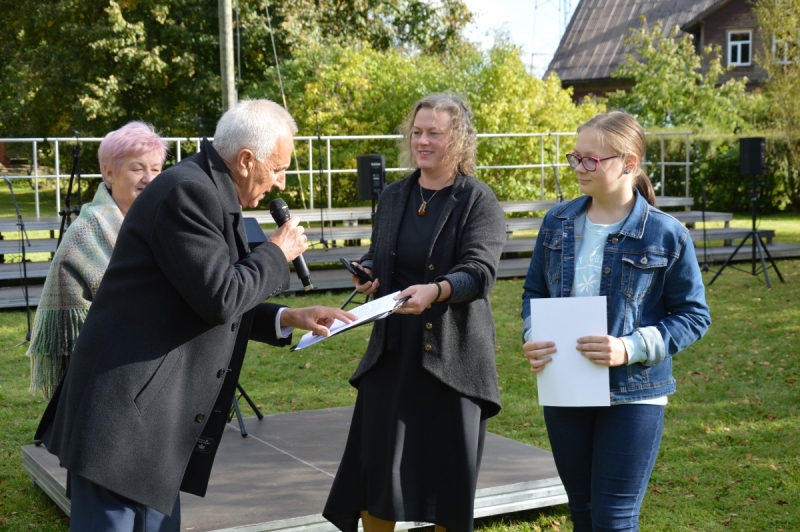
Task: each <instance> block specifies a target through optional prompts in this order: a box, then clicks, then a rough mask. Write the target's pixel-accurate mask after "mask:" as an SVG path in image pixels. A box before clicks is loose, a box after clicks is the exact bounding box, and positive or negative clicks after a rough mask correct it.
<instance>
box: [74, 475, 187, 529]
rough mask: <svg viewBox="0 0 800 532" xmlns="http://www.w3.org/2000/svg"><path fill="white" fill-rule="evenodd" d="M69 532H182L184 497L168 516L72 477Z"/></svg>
mask: <svg viewBox="0 0 800 532" xmlns="http://www.w3.org/2000/svg"><path fill="white" fill-rule="evenodd" d="M69 483H70V490H71V492H72V493H71V496H70V499H71V503H72V508H71V510H70V517H69V529H70V532H180V528H181V498H180V496H178V497H176V498H175V507H174V508H173V510H172V516H170V517H167V516H166V515H164V514H162V513H161V512H157V511H155V510H153V509H152V508H150V507H147V506H145V505H143V504H139V503H136V502H134V501H132V500H130V499H128V498H126V497H122V496H121V495H117V494H116V493H113V492H111V491H108V490H107V489H105V488H103V487H100V486H98V485H97V484H94V483H93V482H90V481H88V480H86V479H85V478H83V477H79V476H78V475H69Z"/></svg>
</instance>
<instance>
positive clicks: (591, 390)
mask: <svg viewBox="0 0 800 532" xmlns="http://www.w3.org/2000/svg"><path fill="white" fill-rule="evenodd" d="M530 303H531V339H532V340H539V341H552V342H555V344H556V349H557V351H556V352H555V353H554V354H553V355H552V357H553V360H552V362H550V363H549V364H547V365H546V366H545V367H544V370H543V371H542V372H541V373H539V374H538V375H537V379H536V380H537V388H538V390H539V404H540V405H542V406H609V405H610V404H611V400H610V390H609V389H610V386H609V382H608V368H607V367H603V366H598V365H596V364H593V363H592V362H590V361H589V360H587V359H586V358H585V357H584V356H583V355H581V354H580V352H579V351H578V350H577V349H576V346H577V344H578V338H580V337H582V336H592V335H605V334H608V333H607V332H606V331H607V330H608V325H607V322H606V297H605V296H595V297H555V298H549V299H531V300H530Z"/></svg>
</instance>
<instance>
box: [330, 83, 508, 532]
mask: <svg viewBox="0 0 800 532" xmlns="http://www.w3.org/2000/svg"><path fill="white" fill-rule="evenodd" d="M401 132H402V133H403V141H402V147H403V151H404V158H405V160H406V161H407V162H408V165H409V166H411V167H412V168H414V171H413V172H412V173H411V174H410V175H409V176H407V177H406V178H404V179H401V180H399V181H397V182H395V183H392V184H391V185H389V186H388V187H387V188H386V190H385V191H384V192H383V194H382V195H381V197H380V200H379V203H378V209H377V212H376V214H375V220H374V223H373V230H372V240H371V244H370V248H369V251H368V252H367V254H366V255H364V256H363V257H362V258H361V260H360V263H359V264H358V265H357V266H358V267H360V268H362V269H363V270H365V271H367V272H368V273H369V274H370V275H371V276H372V277H373V280H372V281H368V282H363V281H360V280H359V279H358V278H357V277H355V276H354V277H353V282H354V284H355V286H356V289H357V290H358V291H360V292H362V293H365V294H374V295H375V296H376V297H381V296H385V295H388V294H392V293H394V292H400V293H399V295H398V296H396V297H397V298H398V299H400V298H406V297H407V298H409V299H408V300H407V301H405V302H404V303H403V304H402V306H400V307H399V309H398V311H397V312H396V313H395V314H393V315H391V316H389V317H388V318H386V319H385V320H380V321H377V322H376V323H375V325H374V327H373V330H372V336H371V338H370V341H369V344H368V346H367V350H366V353H365V354H364V356H363V358H362V359H361V362H360V364H359V365H358V368H357V369H356V371H355V374H354V375H353V376H352V377H351V379H350V383H351V384H352V385H353V386H355V387H356V388H358V397H357V399H356V405H355V411H354V413H353V420H352V423H351V425H350V434H349V437H348V441H347V446H346V448H345V452H344V456H343V458H342V461H341V464H340V466H339V471H338V473H337V475H336V479H335V480H334V482H333V486H332V488H331V492H330V495H329V497H328V502H327V504H326V505H325V509H324V511H323V515H324V516H325V517H326V518H327V519H329V520H330V521H331V522H332V523H333V524H335V525H336V526H337V527H338V528H340V529H341V530H343V531H345V532H355V531H356V530H357V528H358V520H359V518H361V520H362V522H363V526H364V530H365V531H366V532H383V531H387V532H388V531H391V530H394V525H395V523H396V522H397V521H418V522H419V521H421V522H428V523H434V524H435V525H436V528H437V530H438V531H441V530H444V529H449V530H458V531H469V530H472V521H473V505H474V501H475V490H476V487H477V478H478V469H479V467H480V462H481V455H482V453H483V440H484V436H485V434H486V421H487V419H488V418H490V417H492V416H494V415H496V414H497V413H498V412H499V411H500V394H499V390H498V385H497V371H496V368H495V360H494V351H495V343H494V338H495V329H494V322H493V321H492V311H491V306H490V304H489V292H490V291H491V289H492V287H493V286H494V283H495V279H496V277H497V266H498V263H499V261H500V253H501V251H502V249H503V241H504V240H505V221H504V214H503V210H502V209H501V207H500V204H499V203H498V201H497V198H496V197H495V195H494V193H493V192H492V191H491V189H489V187H488V186H486V185H485V184H484V183H481V182H480V181H478V180H477V179H475V178H474V177H471V174H473V173H474V172H475V146H476V135H475V129H474V127H473V126H472V111H470V109H469V106H468V104H467V103H466V102H465V101H464V100H463V99H461V98H460V97H458V96H456V95H453V94H434V95H431V96H427V97H426V98H423V99H422V100H420V101H418V102H417V103H416V104H415V105H414V107H413V108H412V110H411V112H410V113H409V115H408V119H407V120H406V121H405V123H404V124H403V126H401Z"/></svg>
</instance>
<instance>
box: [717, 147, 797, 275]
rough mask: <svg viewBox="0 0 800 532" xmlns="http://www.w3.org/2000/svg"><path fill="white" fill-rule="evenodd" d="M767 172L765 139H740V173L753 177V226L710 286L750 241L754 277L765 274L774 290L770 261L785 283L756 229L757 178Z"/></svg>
mask: <svg viewBox="0 0 800 532" xmlns="http://www.w3.org/2000/svg"><path fill="white" fill-rule="evenodd" d="M766 170H767V164H766V139H765V138H763V137H751V138H743V139H739V171H740V173H741V174H742V175H743V176H748V175H749V176H752V179H753V182H752V185H751V189H750V203H751V210H752V217H753V226H752V229H751V230H750V232H749V233H747V235H746V236H745V237H744V238H743V239H742V241H741V242H739V245H738V246H736V249H734V250H733V253H731V255H730V257H728V258H727V260H726V261H725V263H724V264H723V265H722V268H720V269H719V271H718V272H717V273H716V274H715V275H714V277H712V278H711V281H709V283H708V285H709V286H711V284H713V283H714V281H715V280H716V279H717V277H719V274H721V273H722V270H724V269H725V267H726V266H728V264H729V263H730V262H731V261H732V260H733V258H734V256H736V254H737V253H738V252H739V250H740V249H741V248H742V246H743V245H744V244H745V243H746V242H747V241H748V240H750V241H751V243H752V252H751V256H750V262H751V266H752V270H751V273H752V275H754V276H757V275H759V274H760V273H761V272H764V279H765V280H766V282H767V288H772V283H771V282H770V280H769V273H768V272H767V260H768V261H769V263H770V265H771V266H772V268H773V269H774V270H775V273H777V274H778V279H780V280H781V282H784V280H783V276H781V272H780V270H778V267H777V266H776V265H775V261H774V260H773V259H772V255H770V254H769V250H768V249H767V246H766V245H765V244H764V239H762V238H761V233H759V232H758V229H756V218H757V215H758V208H757V204H756V202H757V199H758V193H757V192H758V181H757V177H758V176H763V175H764V173H765V172H766ZM756 253H758V261H759V262H760V266H761V269H760V270H759V269H758V268H757V262H756ZM765 255H766V257H767V258H766V260H765V259H764V256H765Z"/></svg>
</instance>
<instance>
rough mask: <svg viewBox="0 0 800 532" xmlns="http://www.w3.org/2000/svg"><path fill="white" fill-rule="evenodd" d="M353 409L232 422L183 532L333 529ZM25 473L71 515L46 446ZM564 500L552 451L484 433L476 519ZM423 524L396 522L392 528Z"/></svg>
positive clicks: (187, 507) (185, 515) (27, 456)
mask: <svg viewBox="0 0 800 532" xmlns="http://www.w3.org/2000/svg"><path fill="white" fill-rule="evenodd" d="M352 411H353V409H352V407H344V408H331V409H325V410H309V411H304V412H292V413H286V414H274V415H269V416H265V417H264V418H263V419H262V420H261V421H259V420H258V419H257V418H255V417H251V418H245V426H246V429H247V432H248V433H249V435H248V436H247V437H246V438H243V437H241V433H240V432H239V426H238V424H237V422H236V420H234V421H233V422H231V423H229V424H228V426H227V430H226V434H225V437H224V438H223V439H222V442H221V443H220V448H219V452H218V453H217V457H216V461H215V464H214V470H213V472H212V474H211V482H210V484H209V489H208V493H207V495H206V497H205V498H200V497H196V496H193V495H188V494H185V493H182V494H181V507H182V511H181V513H182V523H181V529H182V530H191V531H193V532H211V531H214V532H223V531H230V532H234V531H235V532H261V531H278V530H280V531H304V532H323V531H335V530H337V529H336V528H335V527H334V526H333V525H331V524H330V523H329V522H328V521H327V520H326V519H324V518H323V517H322V516H321V515H320V513H321V512H322V508H323V507H324V505H325V501H326V499H327V496H328V491H329V490H330V487H331V484H332V483H333V478H334V475H335V474H336V470H337V468H338V467H339V459H340V458H341V455H342V452H343V450H344V446H345V441H346V439H347V432H348V428H349V426H350V417H351V415H352ZM22 450H23V463H22V465H23V468H24V469H25V470H26V471H27V472H28V474H29V475H30V476H31V477H32V479H33V481H34V482H35V483H36V484H37V485H38V486H39V487H41V488H42V489H43V490H44V491H45V492H46V493H47V495H48V496H49V497H50V498H51V499H53V501H54V502H55V503H56V504H58V505H59V506H60V507H61V509H62V510H64V512H65V513H67V514H69V500H68V499H66V497H65V483H66V476H67V475H66V470H64V469H63V468H61V467H59V465H58V460H57V459H56V458H55V457H54V456H53V455H51V454H49V453H48V452H47V451H46V450H45V449H44V448H43V447H36V446H34V445H27V446H25V447H23V448H22ZM566 501H567V497H566V494H565V493H564V488H563V486H562V485H561V481H560V479H559V478H558V473H557V472H556V468H555V464H554V463H553V459H552V456H551V454H550V453H549V452H547V451H543V450H541V449H537V448H536V447H532V446H530V445H525V444H523V443H519V442H516V441H514V440H509V439H507V438H503V437H501V436H497V435H495V434H487V436H486V443H485V450H484V455H483V463H482V465H481V471H480V476H479V478H478V491H477V496H476V500H475V517H485V516H490V515H498V514H507V513H511V512H516V511H521V510H528V509H532V508H541V507H546V506H553V505H556V504H563V503H565V502H566ZM427 525H428V523H415V522H407V523H398V525H397V528H396V529H397V530H406V529H410V528H417V527H421V526H427Z"/></svg>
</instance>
